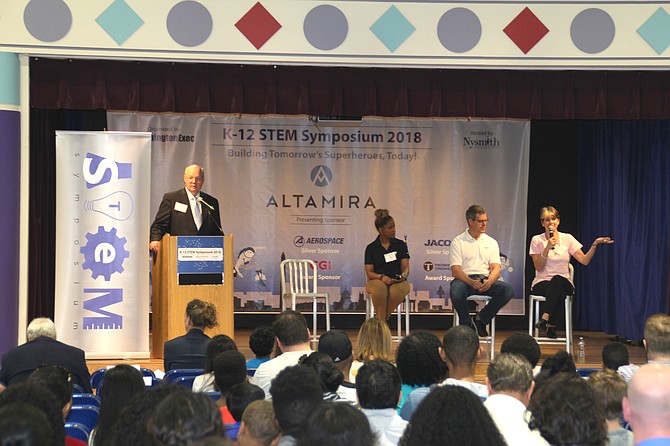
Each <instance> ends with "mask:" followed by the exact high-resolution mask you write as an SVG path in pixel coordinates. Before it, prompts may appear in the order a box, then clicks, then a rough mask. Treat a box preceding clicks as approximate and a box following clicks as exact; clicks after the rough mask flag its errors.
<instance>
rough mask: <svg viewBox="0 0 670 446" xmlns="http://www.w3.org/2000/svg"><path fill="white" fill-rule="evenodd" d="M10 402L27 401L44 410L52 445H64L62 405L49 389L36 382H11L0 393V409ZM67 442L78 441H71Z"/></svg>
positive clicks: (73, 443)
mask: <svg viewBox="0 0 670 446" xmlns="http://www.w3.org/2000/svg"><path fill="white" fill-rule="evenodd" d="M12 403H27V404H30V405H32V406H34V407H36V408H38V409H39V410H40V411H42V412H44V414H45V415H46V417H47V420H49V421H48V423H49V426H50V427H51V429H50V430H51V438H52V441H53V445H54V446H64V445H65V444H66V443H65V423H64V422H63V420H64V418H63V406H62V405H61V404H60V403H59V402H58V398H57V397H56V396H55V395H54V394H53V392H51V390H49V389H47V388H45V387H44V385H42V384H40V383H37V382H23V383H19V384H13V385H11V386H10V387H8V388H7V390H5V391H4V392H2V393H1V394H0V409H1V408H3V407H6V406H8V405H11V404H12ZM79 443H81V442H79ZM68 444H72V445H75V444H78V443H77V442H74V441H71V442H68Z"/></svg>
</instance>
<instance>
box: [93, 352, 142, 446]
mask: <svg viewBox="0 0 670 446" xmlns="http://www.w3.org/2000/svg"><path fill="white" fill-rule="evenodd" d="M145 389H146V387H145V386H144V378H143V377H142V372H140V371H139V370H137V369H136V368H135V367H133V366H130V365H127V364H119V365H117V366H116V367H114V368H111V369H109V370H107V371H106V372H105V374H104V377H103V380H102V387H101V388H100V395H99V396H100V417H99V418H98V425H97V426H96V428H95V429H94V430H93V432H91V438H92V440H89V444H92V445H95V446H105V445H108V444H111V441H110V437H111V435H112V426H113V425H114V423H115V422H116V420H117V418H118V416H119V413H120V412H121V410H122V409H123V408H124V407H126V405H127V404H128V401H130V399H131V398H132V397H133V396H135V394H137V393H141V392H144V391H145Z"/></svg>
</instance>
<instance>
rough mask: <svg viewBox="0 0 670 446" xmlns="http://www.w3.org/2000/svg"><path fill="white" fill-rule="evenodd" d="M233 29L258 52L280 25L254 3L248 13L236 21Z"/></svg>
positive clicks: (260, 6)
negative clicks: (238, 31)
mask: <svg viewBox="0 0 670 446" xmlns="http://www.w3.org/2000/svg"><path fill="white" fill-rule="evenodd" d="M235 27H236V28H237V29H239V30H240V32H241V33H242V34H243V35H244V37H246V38H247V39H249V42H251V43H252V45H253V46H255V47H256V49H257V50H260V49H261V47H262V46H263V45H265V42H267V41H268V40H270V38H271V37H272V36H274V35H275V33H276V32H277V31H279V29H280V28H281V24H280V23H279V22H278V21H277V20H275V18H274V17H273V16H272V14H270V13H269V12H268V10H267V9H265V8H264V7H263V5H261V4H260V3H256V4H255V5H254V6H253V7H252V8H251V9H250V10H249V11H247V13H246V14H244V16H242V18H241V19H240V20H238V21H237V23H236V24H235Z"/></svg>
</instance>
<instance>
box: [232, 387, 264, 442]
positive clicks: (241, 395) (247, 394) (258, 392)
mask: <svg viewBox="0 0 670 446" xmlns="http://www.w3.org/2000/svg"><path fill="white" fill-rule="evenodd" d="M257 400H265V392H263V389H261V388H260V387H258V386H257V385H255V384H251V383H247V382H245V383H242V384H237V385H236V386H233V388H232V389H230V392H229V393H228V396H227V397H226V407H227V408H228V411H229V412H230V415H231V416H232V417H233V419H234V420H235V423H233V424H224V427H225V428H226V436H227V437H228V438H230V439H232V440H237V434H238V431H239V429H240V425H241V421H242V414H243V413H244V410H245V409H246V408H247V406H248V405H249V404H250V403H252V402H254V401H257Z"/></svg>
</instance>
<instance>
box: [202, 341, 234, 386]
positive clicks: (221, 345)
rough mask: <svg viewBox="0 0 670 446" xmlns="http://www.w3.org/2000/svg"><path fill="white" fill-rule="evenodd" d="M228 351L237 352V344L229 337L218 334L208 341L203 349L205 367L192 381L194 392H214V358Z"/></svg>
mask: <svg viewBox="0 0 670 446" xmlns="http://www.w3.org/2000/svg"><path fill="white" fill-rule="evenodd" d="M229 350H237V344H235V341H233V340H232V339H231V338H230V336H227V335H224V334H220V335H216V336H214V337H213V338H212V340H211V341H209V344H207V348H206V349H205V365H204V367H203V370H202V371H203V374H202V375H198V376H196V377H195V379H194V380H193V387H192V388H191V390H192V391H194V392H203V393H204V392H215V391H216V388H215V386H214V358H216V357H217V355H218V354H219V353H223V352H227V351H229Z"/></svg>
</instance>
